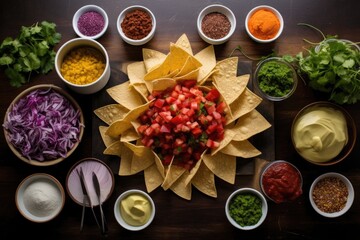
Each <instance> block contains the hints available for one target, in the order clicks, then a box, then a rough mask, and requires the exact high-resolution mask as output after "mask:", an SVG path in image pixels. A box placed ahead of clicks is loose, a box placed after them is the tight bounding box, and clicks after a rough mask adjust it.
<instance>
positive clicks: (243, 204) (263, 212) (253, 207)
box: [225, 188, 268, 230]
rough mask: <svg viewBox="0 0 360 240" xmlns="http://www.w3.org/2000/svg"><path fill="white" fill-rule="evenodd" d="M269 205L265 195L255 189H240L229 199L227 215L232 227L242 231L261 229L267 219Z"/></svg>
mask: <svg viewBox="0 0 360 240" xmlns="http://www.w3.org/2000/svg"><path fill="white" fill-rule="evenodd" d="M267 212H268V205H267V201H266V199H265V197H264V195H263V194H262V193H261V192H259V191H258V190H256V189H254V188H240V189H238V190H236V191H234V192H233V193H232V194H231V195H230V196H229V197H228V199H227V201H226V205H225V214H226V217H227V219H228V220H229V222H230V223H231V225H233V226H234V227H236V228H238V229H241V230H252V229H255V228H257V227H259V226H260V225H261V224H262V223H263V222H264V221H265V219H266V216H267Z"/></svg>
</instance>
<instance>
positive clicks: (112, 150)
mask: <svg viewBox="0 0 360 240" xmlns="http://www.w3.org/2000/svg"><path fill="white" fill-rule="evenodd" d="M123 146H124V145H123V143H122V142H120V141H115V142H113V143H111V144H110V145H109V146H108V147H106V149H105V150H104V152H103V154H105V155H115V156H119V157H121V152H122V150H123Z"/></svg>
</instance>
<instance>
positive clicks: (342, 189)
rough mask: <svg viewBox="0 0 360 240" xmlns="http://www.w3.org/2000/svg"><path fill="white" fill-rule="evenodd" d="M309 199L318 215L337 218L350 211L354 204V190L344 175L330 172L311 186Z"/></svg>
mask: <svg viewBox="0 0 360 240" xmlns="http://www.w3.org/2000/svg"><path fill="white" fill-rule="evenodd" d="M309 199H310V203H311V206H312V207H313V208H314V210H315V211H316V212H317V213H319V214H320V215H322V216H324V217H328V218H335V217H339V216H341V215H343V214H345V213H346V212H347V211H348V210H349V209H350V207H351V205H352V204H353V202H354V188H353V186H352V184H351V182H350V181H349V179H347V178H346V177H345V176H344V175H342V174H339V173H335V172H329V173H325V174H322V175H320V176H319V177H317V178H316V179H315V180H314V182H313V183H312V184H311V187H310V191H309Z"/></svg>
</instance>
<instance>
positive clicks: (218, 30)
mask: <svg viewBox="0 0 360 240" xmlns="http://www.w3.org/2000/svg"><path fill="white" fill-rule="evenodd" d="M230 28H231V23H230V21H229V19H228V18H227V17H226V16H225V15H224V14H222V13H219V12H212V13H208V14H206V15H205V17H204V18H203V19H202V21H201V30H202V31H203V33H204V34H205V35H206V36H207V37H209V38H212V39H220V38H223V37H225V36H226V35H228V34H229V32H230Z"/></svg>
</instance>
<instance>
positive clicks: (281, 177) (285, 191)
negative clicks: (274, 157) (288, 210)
mask: <svg viewBox="0 0 360 240" xmlns="http://www.w3.org/2000/svg"><path fill="white" fill-rule="evenodd" d="M261 181H262V182H261V183H262V188H263V191H264V192H265V194H266V195H267V196H268V197H269V198H270V199H272V200H273V201H274V202H276V203H282V202H287V201H293V200H295V199H296V198H297V197H299V196H300V195H301V194H302V181H301V176H300V173H299V171H298V170H297V169H296V168H295V167H294V166H292V165H291V164H289V163H287V162H275V163H273V164H271V165H270V166H269V167H268V168H267V169H266V170H265V171H264V173H263V176H262V180H261Z"/></svg>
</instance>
